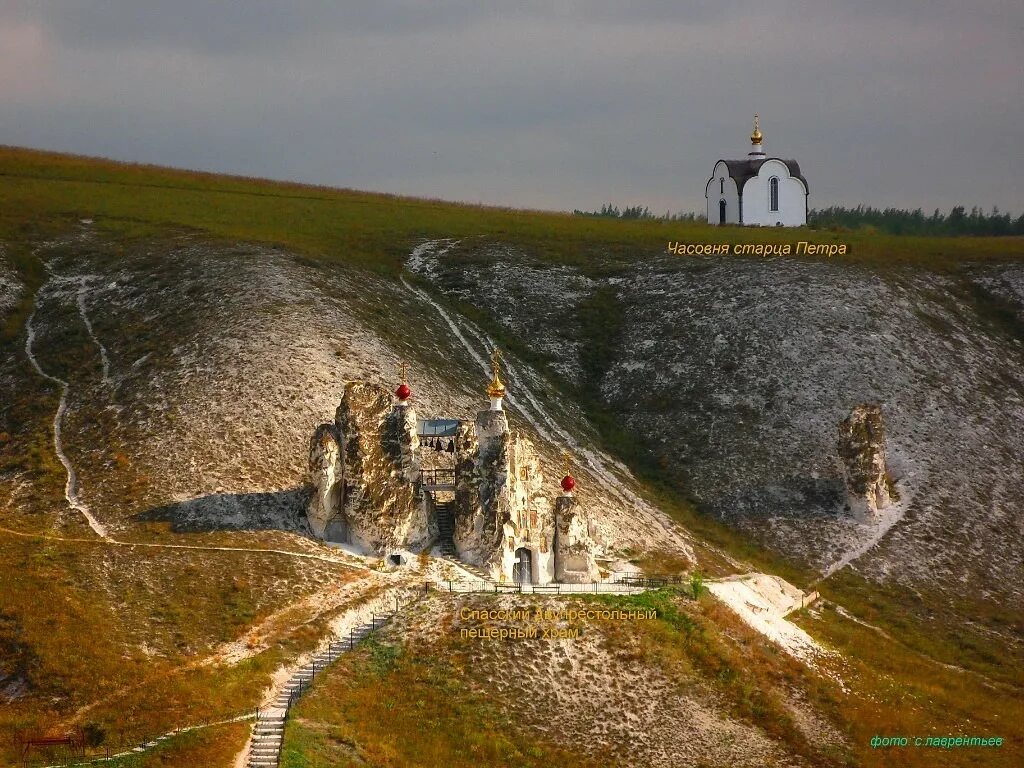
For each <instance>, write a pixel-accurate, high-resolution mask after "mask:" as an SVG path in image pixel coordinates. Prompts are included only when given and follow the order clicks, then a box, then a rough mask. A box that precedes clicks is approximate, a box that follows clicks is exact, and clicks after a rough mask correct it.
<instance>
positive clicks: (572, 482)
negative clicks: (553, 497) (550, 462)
mask: <svg viewBox="0 0 1024 768" xmlns="http://www.w3.org/2000/svg"><path fill="white" fill-rule="evenodd" d="M575 487H576V478H575V477H573V476H572V475H566V476H565V477H563V478H562V490H563V491H565V492H566V493H571V492H572V489H573V488H575Z"/></svg>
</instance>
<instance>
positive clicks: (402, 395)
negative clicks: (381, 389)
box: [395, 382, 412, 401]
mask: <svg viewBox="0 0 1024 768" xmlns="http://www.w3.org/2000/svg"><path fill="white" fill-rule="evenodd" d="M395 396H396V397H397V398H398V399H399V400H402V401H405V400H408V399H409V398H410V397H412V390H411V389H409V385H408V384H406V383H405V382H402V383H401V384H399V385H398V389H396V390H395Z"/></svg>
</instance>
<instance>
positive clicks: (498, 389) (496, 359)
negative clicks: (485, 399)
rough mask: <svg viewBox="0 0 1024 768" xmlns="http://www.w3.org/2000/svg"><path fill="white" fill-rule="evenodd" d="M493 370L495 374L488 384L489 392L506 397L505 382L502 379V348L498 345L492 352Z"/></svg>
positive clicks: (495, 395)
mask: <svg viewBox="0 0 1024 768" xmlns="http://www.w3.org/2000/svg"><path fill="white" fill-rule="evenodd" d="M491 370H492V371H493V372H494V375H493V376H492V377H491V383H490V384H489V385H488V386H487V394H488V396H490V397H504V396H505V384H504V382H502V380H501V350H500V349H498V348H497V347H495V348H494V351H493V352H491Z"/></svg>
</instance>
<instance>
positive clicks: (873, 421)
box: [839, 404, 899, 514]
mask: <svg viewBox="0 0 1024 768" xmlns="http://www.w3.org/2000/svg"><path fill="white" fill-rule="evenodd" d="M839 458H840V460H841V463H842V469H843V475H844V477H845V480H846V493H847V497H848V504H849V506H850V508H851V509H852V510H853V511H854V512H857V513H862V514H863V513H868V512H871V513H874V512H878V511H879V510H880V509H883V508H885V507H887V506H888V505H889V503H890V502H891V501H893V500H895V499H898V498H899V495H898V494H897V493H896V489H895V487H894V486H893V482H892V478H891V477H890V476H889V471H888V469H887V467H886V463H885V426H884V425H883V423H882V409H881V407H880V406H878V405H875V404H867V405H858V406H856V407H855V408H854V409H853V411H852V412H851V413H850V415H849V416H848V417H847V418H846V419H844V420H843V421H842V422H841V423H840V424H839Z"/></svg>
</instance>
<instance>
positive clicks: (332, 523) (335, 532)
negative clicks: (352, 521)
mask: <svg viewBox="0 0 1024 768" xmlns="http://www.w3.org/2000/svg"><path fill="white" fill-rule="evenodd" d="M324 539H325V540H326V541H333V542H334V543H335V544H347V543H348V521H347V520H345V516H344V515H335V516H334V517H332V518H331V519H330V520H328V521H327V527H326V528H325V529H324Z"/></svg>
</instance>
